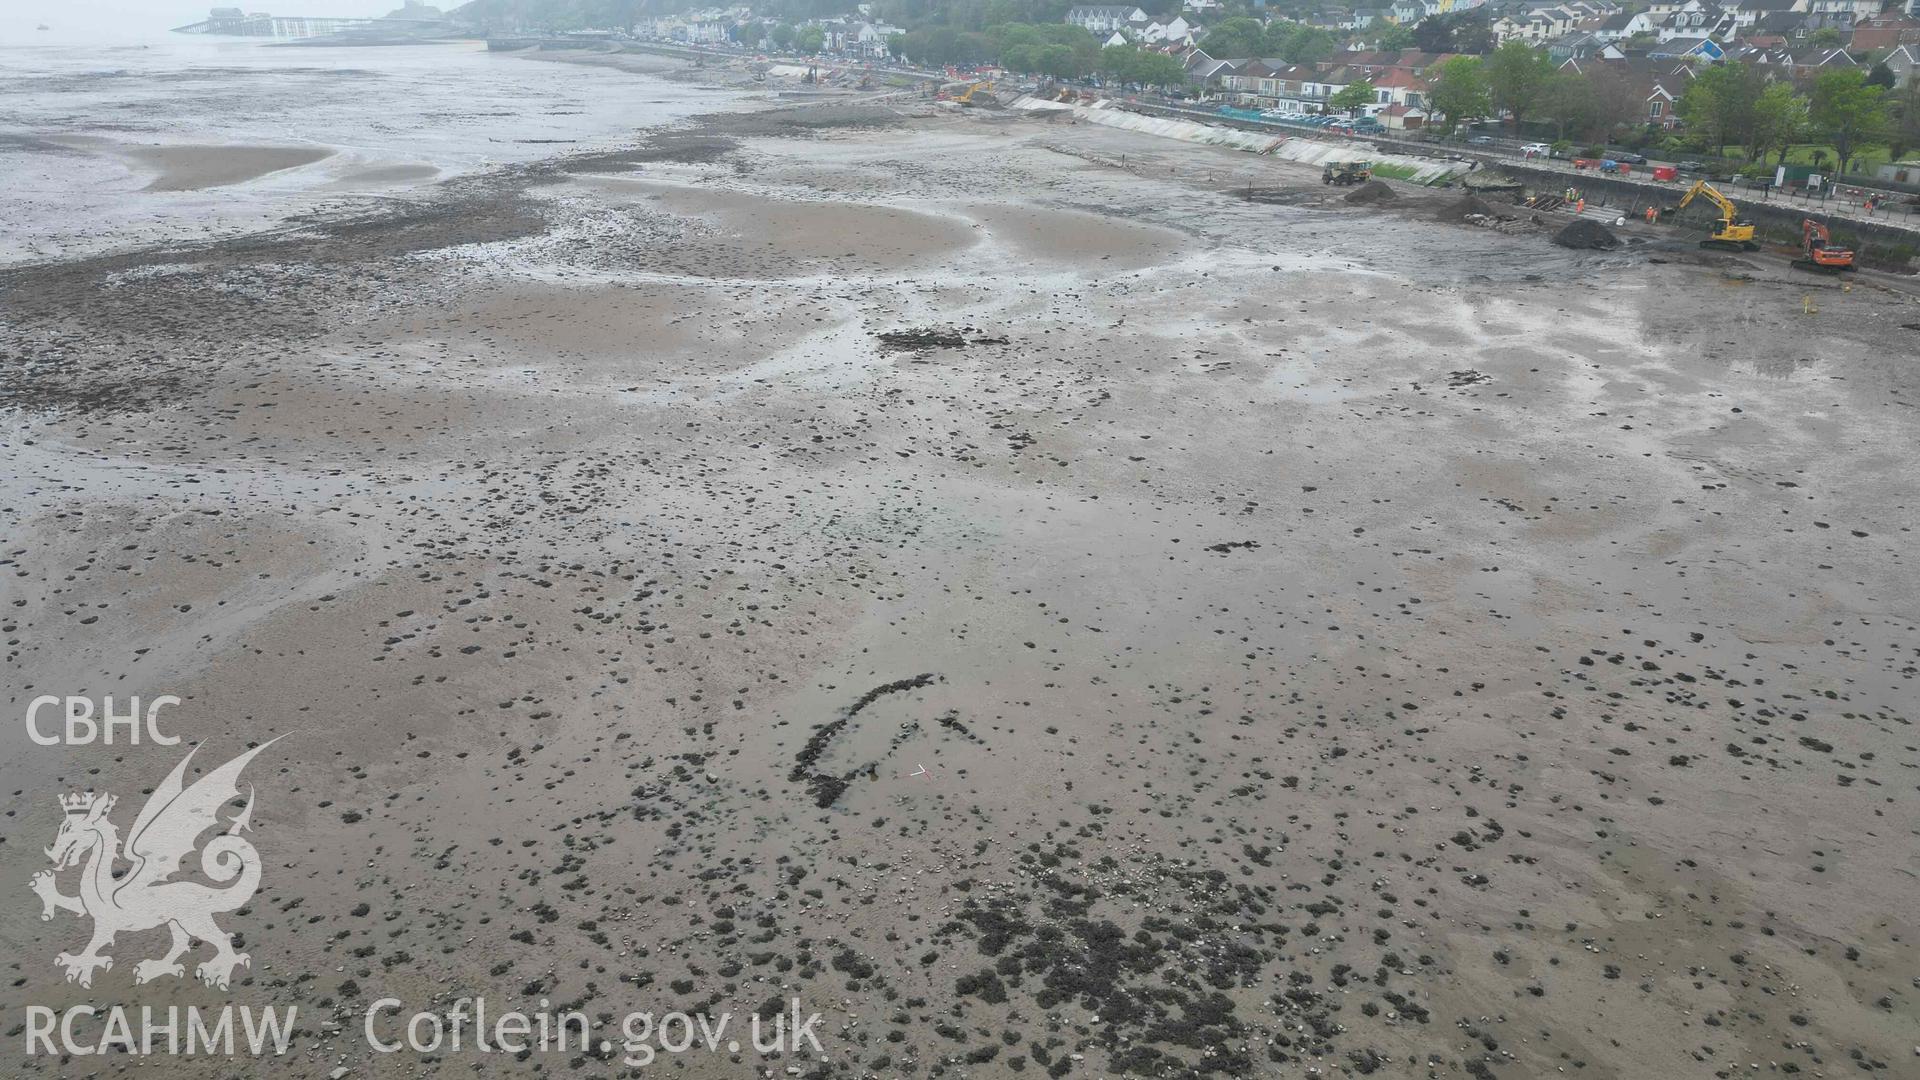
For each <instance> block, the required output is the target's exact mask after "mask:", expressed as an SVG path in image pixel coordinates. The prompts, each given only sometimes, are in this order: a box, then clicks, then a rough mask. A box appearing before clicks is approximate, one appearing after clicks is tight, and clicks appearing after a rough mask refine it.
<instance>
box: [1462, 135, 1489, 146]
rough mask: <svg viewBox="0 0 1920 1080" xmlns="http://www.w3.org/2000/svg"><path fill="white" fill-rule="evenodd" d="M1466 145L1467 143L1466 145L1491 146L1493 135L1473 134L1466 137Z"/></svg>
mask: <svg viewBox="0 0 1920 1080" xmlns="http://www.w3.org/2000/svg"><path fill="white" fill-rule="evenodd" d="M1467 145H1468V146H1492V145H1493V136H1491V135H1474V136H1472V137H1470V138H1468V139H1467Z"/></svg>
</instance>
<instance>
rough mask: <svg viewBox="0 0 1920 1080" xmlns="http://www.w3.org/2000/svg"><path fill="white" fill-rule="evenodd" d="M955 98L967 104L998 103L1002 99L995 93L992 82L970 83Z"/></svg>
mask: <svg viewBox="0 0 1920 1080" xmlns="http://www.w3.org/2000/svg"><path fill="white" fill-rule="evenodd" d="M976 95H977V96H976ZM953 100H955V101H957V102H959V103H960V104H962V105H967V106H978V105H998V104H999V103H1000V99H999V98H997V97H995V96H994V94H993V84H992V83H990V82H977V83H968V84H967V88H966V90H965V91H963V92H962V93H961V94H960V96H958V97H956V98H954V99H953Z"/></svg>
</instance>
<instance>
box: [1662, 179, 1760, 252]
mask: <svg viewBox="0 0 1920 1080" xmlns="http://www.w3.org/2000/svg"><path fill="white" fill-rule="evenodd" d="M1696 195H1705V196H1706V197H1707V201H1708V202H1711V203H1712V204H1713V205H1714V206H1716V207H1718V208H1719V210H1720V224H1719V226H1718V227H1717V228H1715V229H1714V230H1713V235H1712V236H1709V237H1707V238H1706V239H1705V240H1702V241H1700V246H1701V247H1703V248H1719V249H1721V250H1723V251H1759V250H1760V244H1759V243H1758V242H1757V241H1755V240H1754V238H1753V222H1751V221H1741V220H1740V219H1739V215H1740V211H1739V210H1738V209H1736V208H1735V207H1734V205H1733V200H1732V199H1729V198H1727V197H1726V196H1725V195H1722V194H1720V192H1719V190H1718V189H1716V188H1715V187H1714V186H1713V185H1712V184H1709V183H1707V182H1706V181H1705V180H1695V181H1694V182H1693V186H1692V187H1690V188H1688V189H1687V193H1686V195H1684V196H1682V197H1681V199H1680V201H1679V203H1677V204H1676V205H1674V206H1670V207H1668V208H1667V213H1669V214H1677V213H1679V212H1680V211H1682V210H1685V209H1686V208H1687V204H1688V203H1690V202H1692V201H1693V200H1694V196H1696Z"/></svg>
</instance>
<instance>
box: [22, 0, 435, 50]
mask: <svg viewBox="0 0 1920 1080" xmlns="http://www.w3.org/2000/svg"><path fill="white" fill-rule="evenodd" d="M429 2H431V0H429ZM460 2H461V0H450V2H445V0H443V3H442V4H441V5H436V6H442V7H443V8H445V7H457V6H459V4H460ZM399 6H400V0H224V2H222V0H0V45H33V44H39V43H41V42H45V43H47V44H71V43H72V42H74V41H75V40H79V39H91V40H113V41H134V40H140V39H147V40H151V39H152V38H153V37H154V36H155V35H159V34H164V33H166V31H167V30H168V29H170V28H172V27H175V26H181V25H184V24H186V23H191V22H198V21H199V20H201V19H204V18H206V17H207V9H209V8H213V7H237V8H244V9H245V10H247V11H265V12H269V13H271V14H274V15H385V14H386V13H387V12H389V11H392V10H393V9H395V8H397V7H399ZM40 23H45V24H47V26H48V27H49V28H50V29H48V30H46V31H38V30H35V29H34V27H35V26H37V25H39V24H40Z"/></svg>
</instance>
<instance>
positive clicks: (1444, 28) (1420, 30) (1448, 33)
mask: <svg viewBox="0 0 1920 1080" xmlns="http://www.w3.org/2000/svg"><path fill="white" fill-rule="evenodd" d="M1413 44H1414V47H1415V48H1418V49H1420V50H1421V51H1422V52H1434V53H1448V52H1451V53H1476V54H1478V53H1489V52H1492V51H1493V27H1492V25H1491V24H1490V23H1489V22H1488V21H1487V13H1486V12H1485V11H1458V12H1452V13H1449V14H1446V15H1429V16H1427V17H1426V18H1424V19H1421V20H1420V22H1419V23H1418V24H1416V25H1415V26H1414V28H1413Z"/></svg>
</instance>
